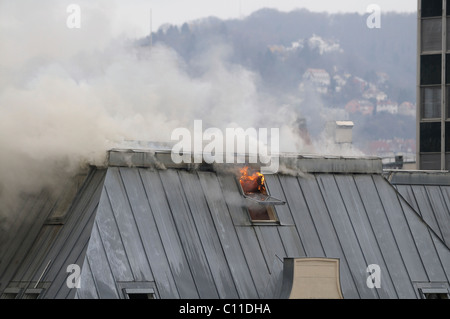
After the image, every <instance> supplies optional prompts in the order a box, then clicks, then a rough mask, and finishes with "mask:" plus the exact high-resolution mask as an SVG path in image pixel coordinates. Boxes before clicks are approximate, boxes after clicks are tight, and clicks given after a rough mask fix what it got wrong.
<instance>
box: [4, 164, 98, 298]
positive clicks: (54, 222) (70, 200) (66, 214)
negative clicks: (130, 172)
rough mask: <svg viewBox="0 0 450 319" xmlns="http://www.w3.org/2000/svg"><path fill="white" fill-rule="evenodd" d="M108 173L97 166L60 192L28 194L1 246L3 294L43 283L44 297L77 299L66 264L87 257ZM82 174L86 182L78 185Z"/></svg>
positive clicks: (78, 261)
mask: <svg viewBox="0 0 450 319" xmlns="http://www.w3.org/2000/svg"><path fill="white" fill-rule="evenodd" d="M105 174H106V171H105V170H101V169H94V170H92V171H91V172H90V173H89V174H88V175H83V176H80V177H79V178H75V179H74V180H73V181H70V182H69V183H68V185H66V186H67V187H62V188H61V190H62V191H61V193H60V194H58V195H59V196H56V197H55V196H51V195H50V194H49V192H48V191H42V192H41V193H40V194H38V195H37V196H32V195H28V196H25V197H24V198H25V201H24V205H23V206H22V207H21V208H20V209H19V210H18V211H17V212H16V213H15V216H14V219H15V220H14V223H13V224H12V225H11V228H10V231H9V233H8V234H4V237H3V238H2V241H1V245H0V294H1V293H3V292H5V289H6V291H8V289H12V290H13V291H14V290H16V291H17V292H19V291H21V295H22V293H25V294H26V293H27V291H28V290H30V289H33V288H37V289H41V288H43V289H44V290H43V294H42V295H41V297H45V298H73V296H74V295H75V291H73V290H69V289H67V286H66V277H67V275H68V273H67V272H66V268H67V266H68V265H69V264H77V263H78V264H80V265H81V264H82V262H83V260H84V257H85V251H86V248H87V245H88V243H89V236H90V234H91V229H92V225H93V222H94V218H95V212H96V209H97V205H98V198H99V196H100V193H101V191H102V188H103V180H104V178H105ZM79 179H82V180H83V182H84V183H82V184H78V182H79ZM74 194H76V196H74ZM24 297H26V296H24Z"/></svg>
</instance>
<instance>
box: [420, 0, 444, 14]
mask: <svg viewBox="0 0 450 319" xmlns="http://www.w3.org/2000/svg"><path fill="white" fill-rule="evenodd" d="M421 8H422V18H428V17H439V16H442V8H443V6H442V0H422V6H421ZM447 12H448V8H447Z"/></svg>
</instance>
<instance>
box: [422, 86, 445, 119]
mask: <svg viewBox="0 0 450 319" xmlns="http://www.w3.org/2000/svg"><path fill="white" fill-rule="evenodd" d="M421 91H422V92H421V94H420V96H421V105H422V118H424V119H431V118H440V117H441V87H439V86H437V87H423V88H421Z"/></svg>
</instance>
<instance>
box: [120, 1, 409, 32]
mask: <svg viewBox="0 0 450 319" xmlns="http://www.w3.org/2000/svg"><path fill="white" fill-rule="evenodd" d="M370 4H378V5H379V6H380V7H381V9H382V12H383V11H385V12H387V11H397V12H415V11H416V10H417V1H416V0H395V1H392V0H340V1H336V0H278V1H275V0H227V1H225V0H189V1H186V0H184V1H182V0H164V1H163V0H153V1H150V0H128V1H124V0H116V9H117V10H116V14H117V17H116V18H115V19H114V21H115V28H116V31H117V32H120V31H119V30H124V28H125V29H126V30H127V32H128V33H130V32H131V33H132V34H134V35H135V36H142V35H143V34H147V33H148V31H149V29H150V10H151V11H152V27H153V30H157V29H158V28H159V27H160V26H161V25H162V24H165V23H171V24H178V25H179V24H182V23H184V22H186V21H191V20H195V19H198V18H202V17H208V16H216V17H219V18H222V19H228V18H239V17H245V16H248V15H249V14H251V13H252V12H254V11H256V10H258V9H261V8H265V7H267V8H275V9H278V10H280V11H291V10H294V9H297V8H306V9H309V10H311V11H318V12H323V11H326V12H330V13H336V12H358V13H361V14H364V13H366V9H367V7H368V6H369V5H370Z"/></svg>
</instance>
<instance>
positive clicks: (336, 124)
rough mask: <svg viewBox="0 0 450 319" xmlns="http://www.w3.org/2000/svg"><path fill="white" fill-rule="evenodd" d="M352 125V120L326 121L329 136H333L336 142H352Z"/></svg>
mask: <svg viewBox="0 0 450 319" xmlns="http://www.w3.org/2000/svg"><path fill="white" fill-rule="evenodd" d="M353 126H354V123H353V122H352V121H331V122H328V123H327V128H326V130H327V133H328V135H329V136H334V142H335V143H336V144H345V143H348V144H352V142H353V133H352V131H353Z"/></svg>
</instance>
